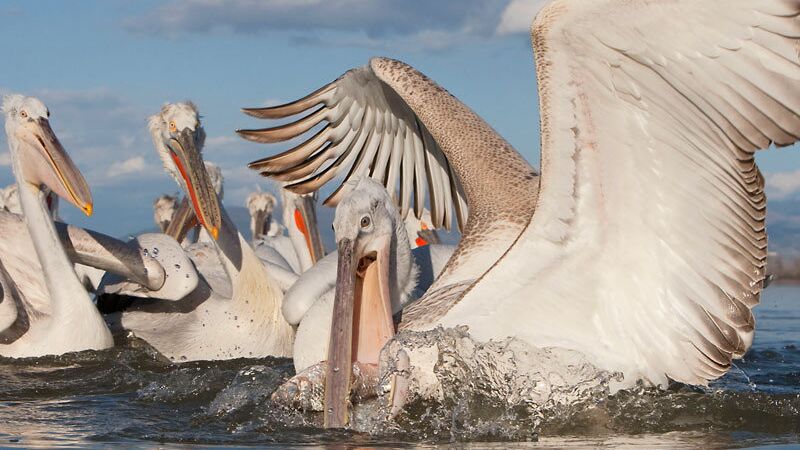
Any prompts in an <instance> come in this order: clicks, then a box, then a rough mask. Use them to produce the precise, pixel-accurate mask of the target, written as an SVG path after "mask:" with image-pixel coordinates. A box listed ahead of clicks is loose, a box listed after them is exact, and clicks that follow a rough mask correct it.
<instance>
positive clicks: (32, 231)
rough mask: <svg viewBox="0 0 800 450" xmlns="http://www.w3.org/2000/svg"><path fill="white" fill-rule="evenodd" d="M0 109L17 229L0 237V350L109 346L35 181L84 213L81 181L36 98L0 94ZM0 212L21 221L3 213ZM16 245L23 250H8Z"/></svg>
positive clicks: (88, 210) (51, 351)
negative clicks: (14, 183)
mask: <svg viewBox="0 0 800 450" xmlns="http://www.w3.org/2000/svg"><path fill="white" fill-rule="evenodd" d="M3 113H4V114H5V116H6V117H5V119H6V120H5V124H6V135H7V137H8V143H9V148H10V153H11V160H12V169H13V172H14V176H15V177H16V179H17V184H18V185H19V186H20V187H19V189H18V194H19V201H20V206H21V209H22V212H23V213H24V224H25V228H24V230H25V232H23V233H18V232H14V231H15V230H17V229H19V228H21V227H9V226H4V227H3V231H4V232H3V236H2V239H0V245H2V247H4V248H2V252H0V260H1V261H2V263H1V264H0V266H1V267H0V278H2V279H3V280H2V287H3V292H2V301H1V302H0V303H1V304H2V308H0V314H3V318H1V319H0V324H2V325H4V326H5V329H4V330H2V332H0V355H3V356H10V357H30V356H42V355H57V354H62V353H67V352H74V351H82V350H100V349H105V348H109V347H111V346H112V345H113V344H114V341H113V339H112V338H111V333H110V332H109V330H108V328H107V327H106V325H105V322H104V321H103V318H102V317H101V316H100V313H99V312H98V311H97V309H96V308H95V306H94V304H93V303H92V300H91V299H90V298H89V294H88V293H87V292H86V290H84V288H83V286H82V285H81V283H80V281H79V280H78V278H77V276H76V275H75V271H74V269H73V266H72V263H71V262H70V260H69V258H68V256H67V253H66V251H65V250H64V247H63V246H62V245H61V241H60V240H59V237H58V234H57V232H56V229H55V224H54V222H53V218H52V216H51V215H50V211H49V209H48V208H47V203H46V201H45V194H44V192H43V190H42V188H41V186H42V185H46V186H47V187H48V188H49V189H51V190H52V191H53V192H55V193H56V194H57V195H58V196H60V197H62V198H64V199H66V200H67V201H68V202H70V203H72V204H73V205H75V206H76V207H77V208H78V209H80V210H81V211H83V212H84V213H85V214H86V215H87V216H91V214H92V196H91V193H90V192H89V187H88V185H87V184H86V181H85V180H84V179H83V175H81V173H80V171H78V168H77V167H75V164H74V163H73V162H72V159H71V158H70V157H69V155H68V154H67V153H66V151H65V150H64V148H63V147H62V146H61V143H60V142H59V141H58V138H57V137H56V136H55V134H54V133H53V131H52V129H51V128H50V122H49V117H50V112H49V111H48V109H47V107H46V106H45V105H44V103H42V102H41V101H40V100H38V99H36V98H32V97H23V96H21V95H10V96H6V97H5V98H4V99H3ZM0 218H2V220H3V221H6V220H9V221H14V220H16V221H18V222H20V223H21V220H23V219H22V218H20V217H19V216H17V215H13V214H8V213H3V214H0ZM31 246H32V247H33V248H32V249H31V248H29V247H31ZM20 248H22V249H23V251H15V250H19V249H20ZM40 274H41V275H42V276H40ZM42 278H43V279H42Z"/></svg>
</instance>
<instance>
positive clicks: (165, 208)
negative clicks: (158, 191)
mask: <svg viewBox="0 0 800 450" xmlns="http://www.w3.org/2000/svg"><path fill="white" fill-rule="evenodd" d="M177 207H178V201H177V199H175V197H173V196H171V195H166V194H164V195H161V196H159V197H158V198H157V199H156V201H155V202H153V219H155V221H156V225H158V227H159V228H160V229H161V232H162V233H163V232H164V231H166V230H167V227H168V226H169V223H170V222H171V221H172V218H173V217H174V216H175V209H176V208H177Z"/></svg>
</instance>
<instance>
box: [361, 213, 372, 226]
mask: <svg viewBox="0 0 800 450" xmlns="http://www.w3.org/2000/svg"><path fill="white" fill-rule="evenodd" d="M370 223H371V222H370V220H369V216H364V217H362V218H361V228H367V227H368V226H369V224H370Z"/></svg>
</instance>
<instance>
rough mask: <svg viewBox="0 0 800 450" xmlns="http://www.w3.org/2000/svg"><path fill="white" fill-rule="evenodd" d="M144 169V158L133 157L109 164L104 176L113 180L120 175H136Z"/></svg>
mask: <svg viewBox="0 0 800 450" xmlns="http://www.w3.org/2000/svg"><path fill="white" fill-rule="evenodd" d="M145 167H146V163H145V161H144V157H142V156H134V157H133V158H128V159H126V160H125V161H119V162H115V163H113V164H111V167H109V168H108V171H107V172H106V175H107V176H108V177H109V178H113V177H118V176H120V175H130V174H136V173H140V172H143V171H144V170H145Z"/></svg>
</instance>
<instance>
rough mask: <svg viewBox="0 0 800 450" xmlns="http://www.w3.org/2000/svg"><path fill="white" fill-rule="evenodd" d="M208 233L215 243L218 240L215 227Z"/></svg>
mask: <svg viewBox="0 0 800 450" xmlns="http://www.w3.org/2000/svg"><path fill="white" fill-rule="evenodd" d="M210 232H211V237H213V238H214V240H215V241H216V240H217V239H218V238H219V229H218V228H217V227H211V230H210Z"/></svg>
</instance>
